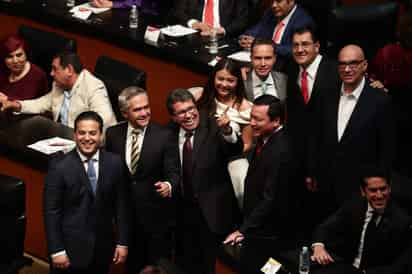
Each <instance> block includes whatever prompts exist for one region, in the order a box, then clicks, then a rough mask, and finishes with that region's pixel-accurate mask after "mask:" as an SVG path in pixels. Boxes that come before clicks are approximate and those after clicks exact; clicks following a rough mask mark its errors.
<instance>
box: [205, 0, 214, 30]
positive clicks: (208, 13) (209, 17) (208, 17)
mask: <svg viewBox="0 0 412 274" xmlns="http://www.w3.org/2000/svg"><path fill="white" fill-rule="evenodd" d="M213 1H214V0H206V7H205V19H204V22H205V23H206V24H208V25H209V26H211V27H213V20H214V18H213Z"/></svg>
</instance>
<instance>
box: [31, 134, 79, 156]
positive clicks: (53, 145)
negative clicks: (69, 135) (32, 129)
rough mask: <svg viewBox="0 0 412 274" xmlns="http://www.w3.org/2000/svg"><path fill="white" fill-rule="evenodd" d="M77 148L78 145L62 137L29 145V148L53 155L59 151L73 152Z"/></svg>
mask: <svg viewBox="0 0 412 274" xmlns="http://www.w3.org/2000/svg"><path fill="white" fill-rule="evenodd" d="M75 146H76V143H75V142H74V141H72V140H69V139H63V138H60V137H52V138H49V139H44V140H40V141H37V142H36V143H34V144H31V145H28V146H27V147H29V148H31V149H34V150H37V151H39V152H41V153H44V154H53V153H56V152H58V151H63V152H64V153H66V152H68V151H70V150H72V149H73V148H74V147H75Z"/></svg>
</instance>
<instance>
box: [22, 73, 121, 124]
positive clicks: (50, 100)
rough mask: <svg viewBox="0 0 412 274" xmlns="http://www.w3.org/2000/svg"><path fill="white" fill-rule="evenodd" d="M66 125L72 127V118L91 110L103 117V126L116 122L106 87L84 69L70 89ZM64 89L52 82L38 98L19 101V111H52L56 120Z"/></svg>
mask: <svg viewBox="0 0 412 274" xmlns="http://www.w3.org/2000/svg"><path fill="white" fill-rule="evenodd" d="M71 92H72V93H73V95H72V97H71V99H70V107H69V117H68V126H69V127H72V128H73V127H74V120H75V119H76V117H77V115H79V114H80V113H81V112H83V111H87V110H92V111H95V112H97V113H98V114H100V116H101V117H102V118H103V123H104V124H103V125H104V128H107V127H109V126H112V125H114V124H116V117H115V115H114V113H113V110H112V105H111V103H110V101H109V97H108V94H107V90H106V87H105V85H104V83H103V82H102V81H100V80H99V79H97V78H96V77H94V76H93V75H92V74H91V73H90V72H89V71H87V70H86V69H84V70H82V72H81V73H80V74H79V77H78V78H77V80H76V82H75V83H74V85H73V88H72V90H71ZM63 93H64V90H63V89H62V88H60V87H58V86H57V85H56V83H55V82H54V83H53V88H52V90H51V91H50V92H49V93H47V94H45V95H43V96H42V97H40V98H37V99H33V100H23V101H20V104H21V113H44V112H48V111H50V112H52V114H53V120H54V121H57V120H58V118H59V114H60V109H61V107H62V104H63V99H64V95H63Z"/></svg>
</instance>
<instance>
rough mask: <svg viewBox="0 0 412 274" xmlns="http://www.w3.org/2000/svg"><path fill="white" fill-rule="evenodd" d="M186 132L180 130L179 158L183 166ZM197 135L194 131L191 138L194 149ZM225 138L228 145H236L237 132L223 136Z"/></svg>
mask: <svg viewBox="0 0 412 274" xmlns="http://www.w3.org/2000/svg"><path fill="white" fill-rule="evenodd" d="M185 134H186V130H184V129H183V128H180V129H179V140H178V142H179V157H180V164H181V165H183V145H184V143H185V140H186V136H185ZM195 134H196V130H193V135H192V137H190V142H191V144H192V149H193V147H194V142H193V141H194V137H195ZM223 138H224V139H225V141H226V142H228V143H232V144H234V143H236V142H237V138H238V137H237V135H236V131H235V130H233V129H232V133H231V134H230V135H224V134H223Z"/></svg>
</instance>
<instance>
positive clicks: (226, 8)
mask: <svg viewBox="0 0 412 274" xmlns="http://www.w3.org/2000/svg"><path fill="white" fill-rule="evenodd" d="M247 18H248V3H247V0H219V1H216V0H176V1H175V5H174V8H173V9H172V11H171V14H170V22H171V23H177V24H182V25H185V26H186V25H187V26H189V27H190V28H193V29H197V30H199V31H200V34H201V35H204V36H209V35H210V32H211V30H212V29H213V28H214V29H216V30H217V34H226V35H229V36H236V35H239V34H240V33H242V31H243V30H244V29H245V28H246V26H247Z"/></svg>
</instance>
